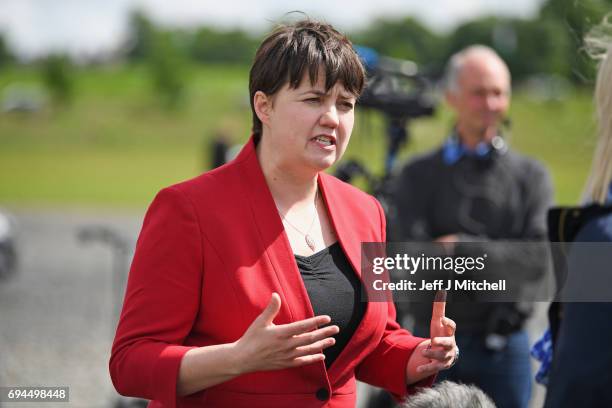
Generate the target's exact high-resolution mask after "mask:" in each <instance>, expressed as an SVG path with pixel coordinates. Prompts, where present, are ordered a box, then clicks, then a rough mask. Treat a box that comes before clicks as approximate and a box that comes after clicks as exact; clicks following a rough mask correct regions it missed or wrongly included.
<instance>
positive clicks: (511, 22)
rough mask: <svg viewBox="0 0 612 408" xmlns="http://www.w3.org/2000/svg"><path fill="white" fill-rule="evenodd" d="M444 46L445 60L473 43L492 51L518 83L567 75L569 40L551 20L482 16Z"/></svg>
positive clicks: (455, 34)
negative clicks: (542, 75) (535, 76)
mask: <svg viewBox="0 0 612 408" xmlns="http://www.w3.org/2000/svg"><path fill="white" fill-rule="evenodd" d="M447 44H448V46H447V49H446V51H445V60H448V58H450V56H451V55H452V54H454V53H455V52H457V51H459V50H461V49H463V48H465V47H467V46H469V45H473V44H482V45H487V46H489V47H491V48H493V49H495V50H496V51H497V52H498V53H499V55H500V56H501V57H502V58H503V59H504V61H506V63H507V64H508V67H509V69H510V72H511V73H512V76H513V79H514V80H517V81H520V80H522V79H525V78H527V77H529V76H530V75H533V74H539V73H547V74H559V75H568V74H569V69H570V68H569V66H568V64H567V58H568V55H569V53H570V45H569V39H568V36H567V34H566V32H565V29H564V27H563V26H562V25H561V24H560V23H559V22H557V21H554V20H542V21H538V20H520V19H504V18H496V17H485V18H481V19H477V20H473V21H470V22H467V23H464V24H462V25H460V26H459V27H457V28H456V29H455V30H454V32H452V33H451V34H450V35H449V40H448V42H447Z"/></svg>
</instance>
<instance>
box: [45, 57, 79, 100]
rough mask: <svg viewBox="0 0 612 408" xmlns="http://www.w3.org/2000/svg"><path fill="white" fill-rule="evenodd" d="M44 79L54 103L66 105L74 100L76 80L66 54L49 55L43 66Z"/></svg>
mask: <svg viewBox="0 0 612 408" xmlns="http://www.w3.org/2000/svg"><path fill="white" fill-rule="evenodd" d="M42 74H43V81H44V83H45V86H46V87H47V89H48V91H49V93H50V94H51V98H52V100H53V102H54V103H56V104H58V105H66V104H69V103H70V102H72V98H73V95H74V80H73V73H72V65H71V63H70V59H69V58H68V57H67V56H66V55H61V54H55V55H50V56H48V57H47V58H46V59H45V60H44V61H43V66H42Z"/></svg>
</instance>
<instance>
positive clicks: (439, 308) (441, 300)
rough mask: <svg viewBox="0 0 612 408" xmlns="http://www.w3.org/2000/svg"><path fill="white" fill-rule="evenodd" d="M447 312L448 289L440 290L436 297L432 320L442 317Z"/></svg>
mask: <svg viewBox="0 0 612 408" xmlns="http://www.w3.org/2000/svg"><path fill="white" fill-rule="evenodd" d="M445 313H446V291H445V290H439V291H437V292H436V297H435V298H434V304H433V312H432V316H431V318H432V320H433V319H442V318H443V317H444V314H445Z"/></svg>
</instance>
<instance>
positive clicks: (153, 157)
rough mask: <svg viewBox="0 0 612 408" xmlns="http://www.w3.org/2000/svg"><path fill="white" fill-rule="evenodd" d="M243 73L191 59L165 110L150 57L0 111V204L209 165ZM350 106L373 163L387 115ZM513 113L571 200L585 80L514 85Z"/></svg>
mask: <svg viewBox="0 0 612 408" xmlns="http://www.w3.org/2000/svg"><path fill="white" fill-rule="evenodd" d="M247 77H248V69H247V68H245V67H227V66H216V67H198V68H192V69H191V70H190V71H189V72H188V73H187V83H188V87H187V88H188V89H187V98H186V101H185V104H184V106H183V108H182V109H179V110H177V111H168V110H167V109H164V108H163V106H162V104H161V103H160V102H158V100H157V98H156V96H155V94H154V92H153V91H152V89H151V86H150V81H149V76H148V72H147V70H146V68H145V67H142V66H136V67H125V66H123V67H117V68H104V69H101V68H100V69H87V70H80V71H77V72H76V73H75V76H74V83H75V98H74V101H73V102H72V104H71V105H70V106H68V107H65V108H51V107H49V106H47V107H46V108H45V109H44V110H42V111H41V112H38V113H35V114H16V113H10V114H6V113H5V114H2V113H0V205H5V206H9V207H13V208H14V207H21V206H28V207H43V208H48V207H64V206H70V207H96V208H98V207H110V208H115V207H117V208H142V207H143V206H145V205H146V204H147V203H148V202H149V201H150V200H151V199H152V197H153V196H154V194H155V192H156V191H158V190H159V189H160V188H161V187H163V186H165V185H168V184H171V183H174V182H177V181H180V180H183V179H186V178H189V177H192V176H194V175H196V174H199V173H200V172H201V171H203V170H205V169H206V167H207V161H206V159H207V157H208V156H207V152H206V149H205V146H206V143H207V141H209V140H210V139H211V138H212V136H213V135H214V133H215V131H216V130H217V129H224V130H225V131H227V132H229V133H230V134H232V135H234V136H235V140H236V142H242V141H244V140H245V139H246V137H247V136H248V132H249V128H250V108H249V105H248V93H247ZM11 83H22V84H34V85H36V84H38V85H40V86H41V87H42V85H41V81H40V75H39V74H38V72H37V71H36V70H34V69H20V70H19V71H17V70H13V71H8V72H7V71H0V92H1V91H2V90H3V89H4V88H5V87H6V86H7V85H8V84H11ZM357 116H358V118H357V121H356V128H355V131H354V133H353V140H352V141H351V145H350V147H349V151H348V152H347V155H346V157H358V158H360V159H362V160H364V161H365V162H366V163H368V165H369V167H370V168H371V169H373V170H374V171H376V172H380V171H381V169H382V163H383V156H384V151H385V139H384V136H383V133H384V122H383V120H382V118H381V117H380V115H378V114H376V113H372V112H358V113H357ZM511 117H512V121H513V128H512V132H511V135H510V136H509V137H510V142H511V145H512V146H513V147H514V148H515V149H517V150H519V151H521V152H524V153H526V154H529V155H531V156H534V157H537V158H539V159H541V160H542V161H543V162H544V163H545V164H546V165H547V167H548V168H549V169H550V170H551V173H552V175H553V179H554V184H555V189H556V200H557V202H558V203H564V204H569V203H575V202H577V201H578V199H579V195H580V191H581V188H582V184H583V182H584V179H585V177H586V174H587V172H588V169H589V165H590V157H591V155H592V152H593V148H594V140H595V139H594V133H595V124H594V121H593V118H592V105H591V97H590V95H589V92H588V91H587V90H583V91H580V92H578V91H575V92H573V93H572V94H571V95H569V96H568V97H567V98H566V99H565V100H564V101H563V102H546V103H543V102H539V101H537V100H536V99H533V98H531V97H530V96H529V93H528V92H525V91H522V92H521V91H517V92H516V94H515V95H514V98H513V106H512V110H511ZM451 124H452V117H451V115H450V113H449V112H448V111H446V110H444V109H441V110H440V111H439V112H438V114H437V115H436V117H434V118H431V119H422V120H417V121H414V123H413V125H412V126H411V131H412V134H413V138H412V141H411V143H410V144H409V145H408V146H406V147H405V148H404V150H403V151H402V156H401V157H402V158H403V159H406V158H408V157H410V156H411V155H413V154H415V153H416V152H420V151H423V150H426V149H429V148H431V147H433V146H435V145H437V144H439V143H440V141H441V140H442V139H443V138H444V136H445V134H446V133H447V132H448V130H449V128H450V126H451Z"/></svg>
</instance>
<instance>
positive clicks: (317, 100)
mask: <svg viewBox="0 0 612 408" xmlns="http://www.w3.org/2000/svg"><path fill="white" fill-rule="evenodd" d="M319 101H320V98H308V99H306V102H308V103H318V102H319Z"/></svg>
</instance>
